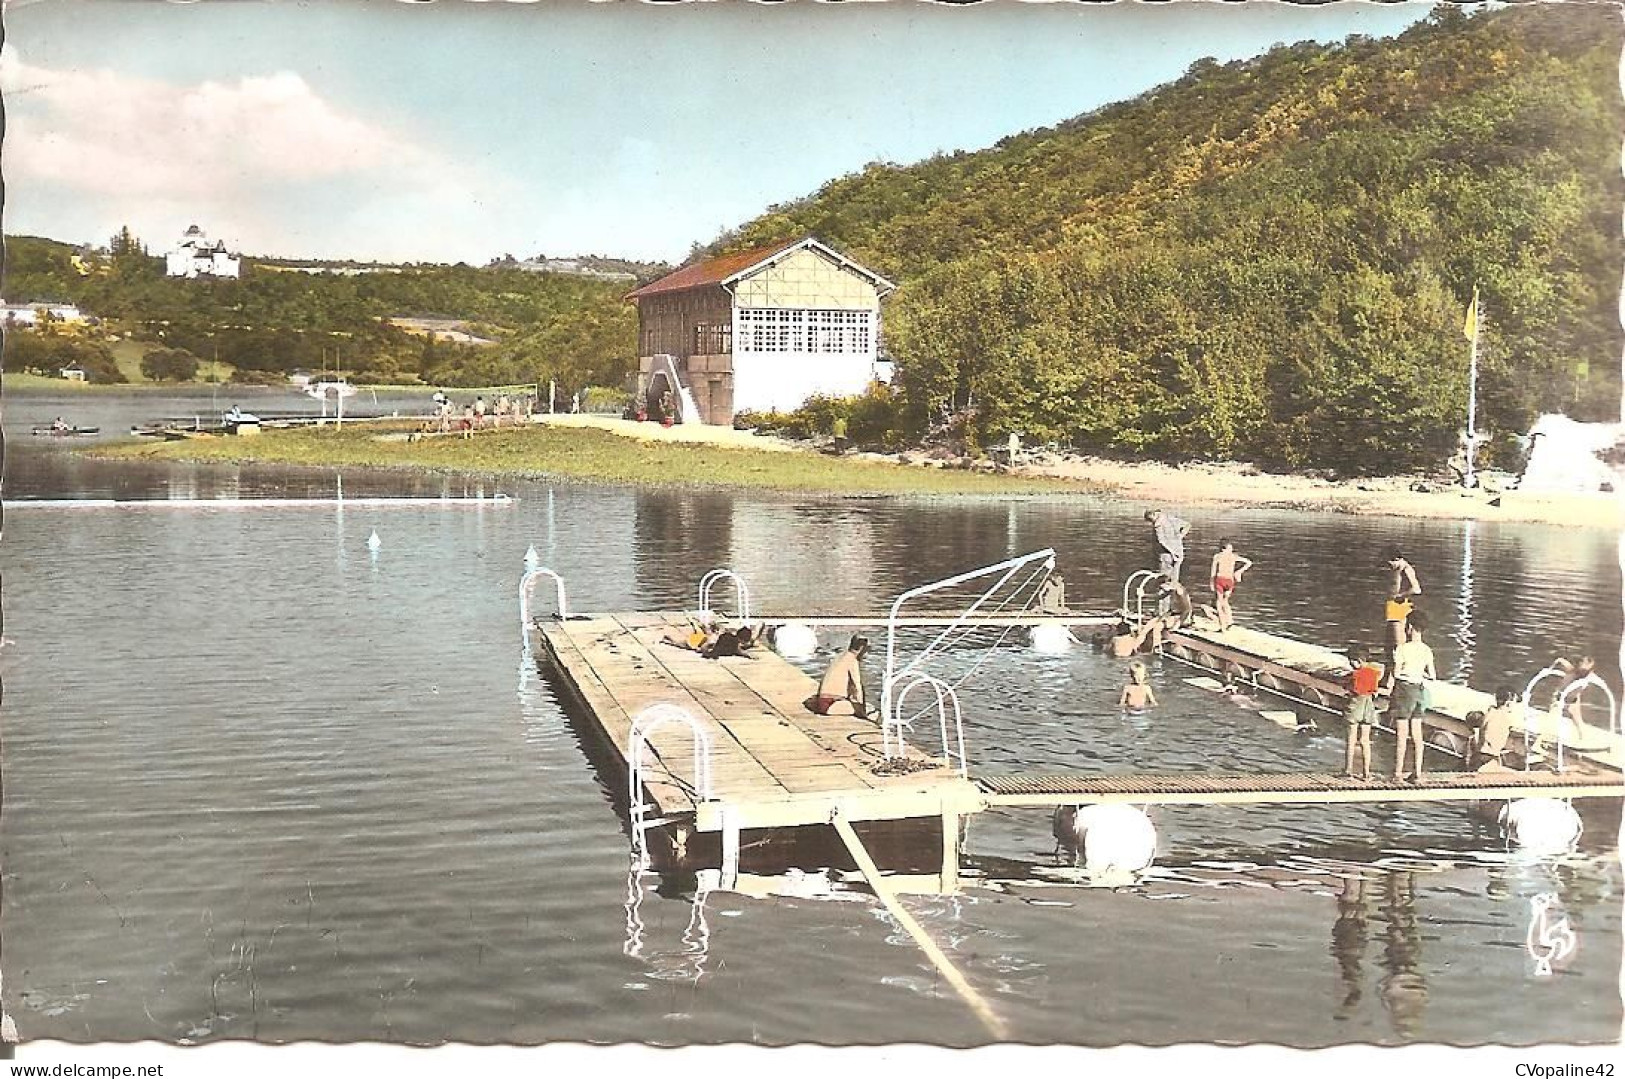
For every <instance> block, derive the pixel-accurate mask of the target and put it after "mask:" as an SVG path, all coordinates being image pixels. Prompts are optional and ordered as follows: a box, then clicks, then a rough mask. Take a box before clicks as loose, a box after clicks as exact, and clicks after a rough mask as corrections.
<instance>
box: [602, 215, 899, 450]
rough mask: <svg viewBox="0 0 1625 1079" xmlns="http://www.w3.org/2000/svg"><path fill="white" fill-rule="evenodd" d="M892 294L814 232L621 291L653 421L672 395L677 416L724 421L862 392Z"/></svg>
mask: <svg viewBox="0 0 1625 1079" xmlns="http://www.w3.org/2000/svg"><path fill="white" fill-rule="evenodd" d="M895 287H896V286H894V285H893V284H892V283H891V282H890V281H887V280H886V279H885V278H884V277H881V276H880V275H879V274H876V273H873V272H871V271H869V270H866V269H864V268H863V267H862V266H859V265H858V264H857V263H855V262H853V261H852V260H851V259H848V258H846V257H844V256H842V255H840V254H839V253H837V252H835V251H833V250H831V249H830V248H828V247H826V246H824V245H823V244H821V243H819V242H818V241H817V240H814V239H812V238H811V237H808V238H807V239H804V240H796V241H791V242H787V243H779V244H774V245H772V246H771V247H762V248H757V249H756V250H754V251H744V252H741V253H739V254H736V255H722V256H720V257H718V258H713V259H707V260H705V261H703V262H697V263H695V264H694V265H692V266H685V267H684V268H683V269H681V270H678V271H677V272H676V273H673V274H669V275H667V276H665V277H662V278H661V279H660V280H658V281H653V282H650V283H649V284H647V285H644V286H643V287H642V288H640V289H637V290H635V291H633V292H631V293H629V294H628V295H627V299H629V300H632V301H633V302H635V303H636V304H637V305H638V387H637V389H638V394H639V399H640V400H647V401H648V403H649V408H650V413H651V414H654V413H655V411H656V410H657V408H658V404H659V400H660V397H661V395H662V394H664V393H665V392H666V391H667V390H668V389H670V390H672V391H673V392H674V394H675V395H676V396H677V397H678V399H679V401H680V402H681V403H682V406H683V413H684V414H683V415H682V416H681V419H683V420H690V419H698V420H700V421H702V422H705V423H716V424H728V423H732V422H733V417H734V413H735V412H739V411H744V410H746V409H750V410H753V411H762V410H767V409H779V410H781V411H784V410H788V409H793V408H797V407H799V406H800V405H801V403H802V402H804V401H805V400H806V399H807V398H808V397H810V396H812V395H813V394H830V395H837V396H846V395H849V394H855V393H862V392H863V391H864V389H865V388H866V387H867V386H868V385H869V383H870V382H871V381H873V380H874V378H875V376H876V374H877V372H878V371H879V367H878V365H877V363H876V358H875V357H876V348H877V345H878V343H879V337H880V301H881V299H882V298H884V297H885V296H886V294H887V293H889V292H891V291H892V290H893V289H894V288H895ZM674 380H675V382H676V385H673V384H672V383H673V381H674ZM685 391H686V392H685Z"/></svg>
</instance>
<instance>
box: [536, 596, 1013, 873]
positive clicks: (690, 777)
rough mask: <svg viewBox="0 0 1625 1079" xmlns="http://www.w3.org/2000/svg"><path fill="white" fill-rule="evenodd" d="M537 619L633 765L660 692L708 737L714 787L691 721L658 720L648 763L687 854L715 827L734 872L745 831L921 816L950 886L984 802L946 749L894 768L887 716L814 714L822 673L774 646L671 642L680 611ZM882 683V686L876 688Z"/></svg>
mask: <svg viewBox="0 0 1625 1079" xmlns="http://www.w3.org/2000/svg"><path fill="white" fill-rule="evenodd" d="M536 626H537V630H538V632H539V635H540V637H541V639H542V642H543V644H544V645H545V647H546V649H547V652H548V654H549V655H550V656H551V657H552V658H553V660H554V662H555V665H556V670H557V672H558V674H559V675H560V676H561V678H562V679H563V681H564V682H565V684H566V685H567V686H568V687H569V688H570V689H571V690H572V691H573V692H574V693H575V695H576V696H578V697H579V698H580V699H581V701H582V702H583V703H584V704H585V705H586V706H587V708H588V710H589V711H590V713H591V718H592V720H593V721H594V722H595V723H596V725H597V726H598V728H599V731H600V733H601V734H602V735H603V736H604V740H605V741H606V742H607V743H608V744H609V745H610V746H612V747H614V749H615V750H616V754H617V756H618V758H619V763H620V765H621V768H622V775H624V774H625V770H626V769H629V768H630V764H631V760H630V742H631V735H632V723H633V720H634V719H635V718H636V717H637V716H638V714H639V713H640V712H642V711H643V710H644V709H645V708H648V707H650V706H651V705H655V704H670V705H675V706H677V707H678V708H681V709H683V710H685V711H687V712H688V713H689V714H690V715H691V716H693V717H694V718H695V719H696V720H698V721H699V722H700V723H701V724H702V726H703V728H704V729H705V730H706V731H708V732H709V733H710V736H711V753H710V770H711V782H712V797H711V798H709V799H707V798H704V797H703V796H702V793H701V792H700V791H698V790H697V789H696V785H697V783H698V777H697V776H696V774H695V771H696V770H695V763H694V741H695V739H694V736H693V734H692V733H691V732H690V731H689V730H688V729H687V728H686V727H684V726H682V725H679V724H670V725H666V726H662V727H659V728H657V729H656V731H655V732H654V734H653V735H652V736H651V738H650V739H649V741H648V748H649V753H650V767H649V768H648V769H647V770H646V771H645V773H644V789H645V793H646V796H647V799H648V802H649V804H651V805H652V806H653V807H654V810H655V812H656V813H657V814H658V816H659V818H660V819H661V820H662V822H663V825H664V827H665V830H666V836H667V838H668V839H669V841H670V842H671V850H670V851H669V852H668V853H669V854H670V855H671V856H673V857H680V856H681V855H682V853H683V852H684V850H685V849H686V847H687V845H688V841H689V838H690V836H691V835H692V834H693V833H718V834H719V835H720V840H721V859H722V863H723V875H724V879H725V880H728V879H731V877H732V876H733V875H734V874H736V873H737V871H738V862H737V859H738V852H739V848H740V846H741V833H742V832H743V831H744V830H746V829H756V830H761V829H775V830H776V829H794V828H799V827H804V826H814V825H816V826H819V827H821V828H822V827H827V826H829V825H830V824H831V823H832V821H833V820H834V819H835V818H836V817H840V818H842V819H844V820H845V821H848V822H850V823H852V824H854V825H856V826H857V827H858V828H859V829H860V830H864V829H865V826H866V825H872V824H873V823H874V822H913V823H916V824H919V825H921V826H922V827H921V829H920V830H922V831H925V832H929V833H930V834H931V836H932V844H933V846H934V847H935V846H936V845H937V844H940V853H941V857H940V860H939V861H938V862H937V863H936V865H937V867H938V871H939V873H940V876H941V879H942V885H943V887H944V889H945V890H952V889H953V888H954V887H957V880H958V872H959V852H958V840H959V821H960V818H961V817H962V816H963V815H964V814H966V813H968V812H975V811H976V810H978V809H979V808H980V807H981V801H980V795H979V793H978V791H977V789H976V787H975V785H974V784H972V783H970V782H969V781H968V780H965V779H963V778H961V777H960V775H959V773H958V771H957V770H956V769H954V768H951V767H949V766H948V765H947V763H946V762H944V761H942V760H941V759H936V758H932V757H929V756H927V755H926V754H924V753H922V752H920V751H918V750H917V749H915V748H914V747H912V746H911V747H910V752H909V754H908V757H907V761H908V764H907V765H906V766H905V767H908V768H912V769H918V770H913V771H907V772H904V773H903V774H888V773H890V772H892V771H896V770H897V769H895V768H893V769H888V768H886V767H884V765H885V762H884V759H883V757H882V754H881V732H880V728H879V727H878V726H877V725H876V724H875V723H874V722H872V721H870V720H867V719H861V718H858V717H856V716H819V715H814V714H813V713H811V712H809V711H808V710H807V709H806V707H805V706H804V704H803V702H804V701H805V700H806V699H807V698H808V697H811V696H812V695H813V694H814V693H815V692H816V691H817V685H816V684H815V683H814V681H813V679H812V678H810V677H809V676H808V675H806V674H805V673H804V672H802V671H800V670H798V669H796V668H795V667H793V666H791V665H790V664H789V663H788V662H786V661H785V660H784V659H782V658H780V657H779V656H778V655H776V654H774V653H772V652H771V651H768V650H766V649H760V650H757V651H756V652H754V653H753V656H754V658H743V657H728V658H724V659H719V660H710V659H706V658H705V657H703V656H701V655H699V654H698V653H696V652H692V651H689V650H687V649H683V648H679V647H676V646H674V645H670V644H665V643H662V641H661V638H662V636H663V635H664V634H665V633H666V632H667V631H668V630H679V631H685V632H686V630H687V629H688V616H687V615H686V614H683V613H681V612H671V613H655V614H616V615H597V616H591V617H585V618H577V617H572V618H570V619H568V620H565V621H539V622H537V623H536ZM877 695H878V694H877Z"/></svg>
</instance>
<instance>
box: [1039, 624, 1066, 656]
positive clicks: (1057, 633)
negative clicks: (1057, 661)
mask: <svg viewBox="0 0 1625 1079" xmlns="http://www.w3.org/2000/svg"><path fill="white" fill-rule="evenodd" d="M1028 636H1029V637H1030V638H1031V640H1032V646H1033V651H1034V652H1039V653H1042V654H1043V655H1046V656H1053V655H1058V654H1060V653H1062V652H1065V651H1068V650H1069V649H1071V647H1072V646H1073V645H1074V644H1076V643H1077V641H1076V639H1075V638H1074V637H1073V636H1072V631H1071V630H1069V629H1067V628H1066V627H1065V626H1064V625H1062V624H1061V623H1059V622H1039V623H1036V624H1035V625H1034V626H1033V628H1032V629H1031V630H1030V631H1029V633H1028Z"/></svg>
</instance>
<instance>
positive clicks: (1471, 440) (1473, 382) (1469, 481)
mask: <svg viewBox="0 0 1625 1079" xmlns="http://www.w3.org/2000/svg"><path fill="white" fill-rule="evenodd" d="M1472 321H1473V351H1472V357H1471V358H1470V359H1469V360H1468V362H1467V469H1466V472H1465V474H1464V475H1463V477H1462V483H1463V484H1464V485H1466V486H1468V487H1471V486H1473V458H1474V457H1475V456H1477V454H1476V453H1475V452H1474V451H1475V450H1477V448H1478V439H1477V434H1478V432H1477V420H1478V325H1479V323H1481V322H1483V321H1484V309H1483V308H1482V307H1481V306H1480V304H1479V301H1478V289H1477V288H1476V287H1475V288H1474V289H1473V307H1472Z"/></svg>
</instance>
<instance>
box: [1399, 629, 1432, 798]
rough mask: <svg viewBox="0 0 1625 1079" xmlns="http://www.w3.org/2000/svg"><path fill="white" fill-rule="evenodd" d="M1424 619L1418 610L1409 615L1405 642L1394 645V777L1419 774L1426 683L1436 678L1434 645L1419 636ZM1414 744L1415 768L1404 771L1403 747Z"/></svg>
mask: <svg viewBox="0 0 1625 1079" xmlns="http://www.w3.org/2000/svg"><path fill="white" fill-rule="evenodd" d="M1426 629H1427V619H1425V618H1424V617H1423V616H1422V614H1421V612H1417V613H1415V614H1413V615H1411V617H1410V620H1409V621H1408V622H1407V623H1406V626H1405V643H1404V644H1402V645H1400V646H1399V647H1398V648H1396V649H1394V666H1393V673H1394V692H1393V695H1392V696H1391V697H1389V699H1388V718H1389V720H1391V721H1392V722H1393V724H1394V734H1395V735H1396V736H1397V737H1398V739H1399V751H1398V754H1397V755H1396V756H1395V757H1394V778H1395V779H1400V778H1402V777H1403V778H1409V779H1411V780H1412V781H1416V780H1420V779H1421V778H1422V747H1423V742H1422V716H1423V714H1424V713H1425V712H1426V711H1427V701H1426V699H1425V687H1426V684H1427V682H1428V680H1429V679H1437V678H1438V677H1439V675H1438V672H1437V671H1436V670H1435V669H1434V666H1433V649H1431V648H1429V647H1428V646H1427V645H1426V644H1425V643H1424V642H1423V640H1422V633H1423V631H1425V630H1426ZM1407 742H1414V743H1415V744H1416V770H1415V771H1413V772H1411V773H1410V774H1409V776H1406V775H1405V747H1406V743H1407Z"/></svg>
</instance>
